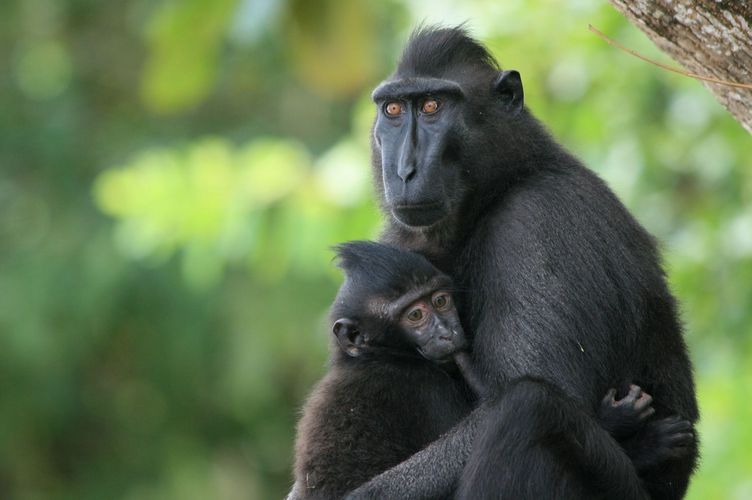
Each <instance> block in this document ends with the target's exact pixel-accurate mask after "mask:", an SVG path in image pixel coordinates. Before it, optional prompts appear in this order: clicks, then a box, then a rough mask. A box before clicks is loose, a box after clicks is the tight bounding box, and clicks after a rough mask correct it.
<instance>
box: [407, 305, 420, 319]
mask: <svg viewBox="0 0 752 500" xmlns="http://www.w3.org/2000/svg"><path fill="white" fill-rule="evenodd" d="M407 319H408V320H409V321H411V322H412V323H418V322H419V321H420V320H422V319H423V311H422V310H421V309H420V308H419V307H416V308H415V309H413V310H412V311H410V312H409V313H407Z"/></svg>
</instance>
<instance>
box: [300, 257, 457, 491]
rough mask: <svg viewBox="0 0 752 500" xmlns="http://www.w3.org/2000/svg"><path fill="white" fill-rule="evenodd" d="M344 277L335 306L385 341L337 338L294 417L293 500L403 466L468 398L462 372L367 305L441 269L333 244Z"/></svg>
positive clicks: (334, 314)
mask: <svg viewBox="0 0 752 500" xmlns="http://www.w3.org/2000/svg"><path fill="white" fill-rule="evenodd" d="M337 251H338V256H339V265H340V267H342V269H343V270H344V271H345V283H344V284H343V286H342V287H341V289H340V291H339V293H338V294H337V299H336V300H335V303H334V305H333V306H332V310H331V318H332V321H333V322H334V321H336V320H338V319H340V318H348V319H349V320H351V321H352V322H353V324H356V325H357V328H358V329H359V334H362V335H364V336H366V337H368V342H369V343H370V344H373V345H374V346H377V347H379V348H374V349H369V351H368V353H367V355H363V356H357V357H352V356H350V355H348V354H346V353H345V352H344V351H343V350H341V349H340V348H339V347H338V346H337V344H336V343H332V349H331V356H330V368H329V371H328V373H327V374H326V376H325V377H324V378H323V380H321V381H320V382H319V383H318V385H317V386H316V388H315V389H314V390H313V392H312V394H311V395H310V396H309V398H308V401H307V403H306V405H305V409H304V411H303V417H302V419H301V421H300V423H299V424H298V437H297V440H296V451H295V486H294V489H293V491H292V492H291V494H290V495H289V497H288V498H289V499H322V500H323V499H335V498H341V497H342V496H343V495H344V494H345V493H346V492H347V491H349V490H351V489H353V488H355V487H356V486H358V485H360V484H363V483H364V482H366V481H367V480H368V479H370V478H372V477H373V476H375V475H376V474H378V473H380V472H382V471H385V470H387V469H388V468H390V467H392V466H394V465H397V464H398V463H400V462H401V461H403V460H404V459H406V458H408V457H409V456H410V455H412V454H413V453H415V452H417V451H418V450H420V449H421V448H423V447H425V446H426V445H427V444H429V443H430V442H431V441H433V440H435V439H436V438H438V437H439V436H440V435H441V434H442V433H444V432H446V431H447V430H449V428H451V426H452V425H454V424H455V423H457V422H458V421H459V420H460V419H461V418H462V416H463V415H465V414H466V413H467V412H469V411H470V408H471V406H470V400H471V399H472V396H471V394H470V392H469V390H468V389H467V387H466V386H465V385H464V384H463V383H462V381H461V380H459V379H457V378H454V377H453V375H452V374H450V373H448V372H446V371H444V370H443V369H442V368H441V367H440V366H439V365H437V364H435V363H433V362H431V361H428V360H425V359H423V358H422V357H421V356H419V355H418V354H417V352H416V350H415V346H414V345H412V344H410V343H409V342H408V341H407V340H405V339H404V338H402V336H401V334H400V330H399V329H398V328H396V325H394V323H393V319H392V318H389V317H386V316H381V315H374V314H372V313H371V312H369V308H370V307H371V302H370V301H371V300H372V299H381V298H385V297H388V298H392V299H394V298H397V297H398V296H401V295H403V294H404V293H406V292H408V291H410V290H412V289H413V288H414V287H416V286H420V285H423V284H425V283H427V282H428V280H430V279H431V278H434V277H436V276H437V274H439V271H438V270H437V269H436V268H434V267H433V266H432V265H431V264H430V263H429V262H428V261H426V259H425V258H423V257H422V256H420V255H417V254H413V253H410V252H404V251H400V250H397V249H394V248H391V247H388V246H385V245H379V244H377V243H369V242H355V243H347V244H344V245H341V246H339V247H338V248H337Z"/></svg>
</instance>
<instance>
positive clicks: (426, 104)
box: [420, 99, 439, 115]
mask: <svg viewBox="0 0 752 500" xmlns="http://www.w3.org/2000/svg"><path fill="white" fill-rule="evenodd" d="M438 110H439V101H437V100H436V99H426V100H425V101H423V106H421V108H420V111H421V112H422V113H423V114H424V115H432V114H434V113H435V112H437V111H438Z"/></svg>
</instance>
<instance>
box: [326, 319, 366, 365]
mask: <svg viewBox="0 0 752 500" xmlns="http://www.w3.org/2000/svg"><path fill="white" fill-rule="evenodd" d="M332 333H333V334H334V336H335V337H336V338H337V342H338V343H339V346H340V347H341V348H342V350H343V351H345V353H347V355H348V356H352V357H353V358H356V357H358V356H360V355H361V354H363V353H364V352H365V350H366V349H367V348H368V345H367V344H366V341H365V337H364V336H363V334H362V333H360V330H359V329H358V323H357V322H355V321H354V320H352V319H350V318H340V319H338V320H337V321H335V322H334V326H332Z"/></svg>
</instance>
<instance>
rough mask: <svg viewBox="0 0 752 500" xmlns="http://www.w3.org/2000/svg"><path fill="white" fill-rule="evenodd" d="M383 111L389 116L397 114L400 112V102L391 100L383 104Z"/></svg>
mask: <svg viewBox="0 0 752 500" xmlns="http://www.w3.org/2000/svg"><path fill="white" fill-rule="evenodd" d="M384 112H385V113H386V114H387V115H389V116H397V115H399V114H400V113H402V104H400V103H398V102H395V101H392V102H389V103H387V105H386V106H384Z"/></svg>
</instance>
